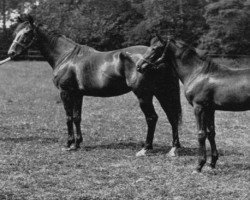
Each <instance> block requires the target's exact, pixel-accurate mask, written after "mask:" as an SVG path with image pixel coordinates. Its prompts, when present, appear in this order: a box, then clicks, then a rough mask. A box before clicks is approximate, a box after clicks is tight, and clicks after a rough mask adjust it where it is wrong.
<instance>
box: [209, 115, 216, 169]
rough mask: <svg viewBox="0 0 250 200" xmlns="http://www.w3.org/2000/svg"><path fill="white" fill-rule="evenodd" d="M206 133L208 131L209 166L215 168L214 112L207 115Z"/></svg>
mask: <svg viewBox="0 0 250 200" xmlns="http://www.w3.org/2000/svg"><path fill="white" fill-rule="evenodd" d="M207 129H208V130H207V131H208V134H207V136H208V140H209V143H210V146H211V154H212V155H211V157H212V159H211V163H210V166H211V167H212V168H215V165H216V162H217V160H218V151H217V148H216V143H215V135H216V133H215V125H214V111H211V113H210V114H209V115H208V119H207Z"/></svg>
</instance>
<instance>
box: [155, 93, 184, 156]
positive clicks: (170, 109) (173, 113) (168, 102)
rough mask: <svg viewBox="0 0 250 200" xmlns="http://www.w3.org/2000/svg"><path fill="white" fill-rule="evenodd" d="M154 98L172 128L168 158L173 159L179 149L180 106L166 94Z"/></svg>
mask: <svg viewBox="0 0 250 200" xmlns="http://www.w3.org/2000/svg"><path fill="white" fill-rule="evenodd" d="M156 98H157V99H158V101H159V102H160V104H161V107H162V108H163V110H164V112H165V113H166V115H167V117H168V120H169V123H170V124H171V126H172V136H173V141H172V149H171V150H170V152H169V154H168V155H169V156H171V157H173V156H176V155H177V149H178V148H180V146H181V145H180V141H179V125H180V119H181V104H180V102H178V101H173V100H172V99H171V97H169V96H166V94H162V95H159V94H156Z"/></svg>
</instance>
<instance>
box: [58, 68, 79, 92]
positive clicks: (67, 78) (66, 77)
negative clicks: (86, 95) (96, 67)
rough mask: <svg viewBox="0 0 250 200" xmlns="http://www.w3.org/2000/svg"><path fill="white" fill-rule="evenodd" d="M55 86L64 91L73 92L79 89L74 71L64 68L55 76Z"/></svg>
mask: <svg viewBox="0 0 250 200" xmlns="http://www.w3.org/2000/svg"><path fill="white" fill-rule="evenodd" d="M53 82H54V84H55V86H56V87H57V88H59V89H63V90H73V89H75V88H76V87H77V81H76V78H75V75H74V73H73V71H72V70H70V69H68V68H66V67H65V68H63V69H61V70H59V71H58V72H56V73H55V74H54V78H53Z"/></svg>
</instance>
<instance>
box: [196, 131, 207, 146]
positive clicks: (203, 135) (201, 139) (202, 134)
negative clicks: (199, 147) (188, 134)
mask: <svg viewBox="0 0 250 200" xmlns="http://www.w3.org/2000/svg"><path fill="white" fill-rule="evenodd" d="M206 138H207V134H206V132H205V131H199V132H198V141H199V143H204V142H205V141H206Z"/></svg>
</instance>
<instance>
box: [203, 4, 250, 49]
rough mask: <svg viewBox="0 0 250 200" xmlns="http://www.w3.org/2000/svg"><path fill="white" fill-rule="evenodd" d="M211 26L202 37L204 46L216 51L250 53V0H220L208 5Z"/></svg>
mask: <svg viewBox="0 0 250 200" xmlns="http://www.w3.org/2000/svg"><path fill="white" fill-rule="evenodd" d="M205 18H206V21H207V24H208V25H209V26H210V29H209V32H208V33H207V34H206V35H204V37H203V38H202V42H203V44H202V45H203V47H204V48H206V49H209V50H210V51H212V52H215V53H224V54H247V53H250V25H249V19H250V9H249V1H244V0H220V1H218V2H215V3H211V4H209V5H208V6H207V7H206V14H205Z"/></svg>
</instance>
